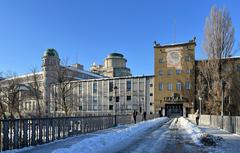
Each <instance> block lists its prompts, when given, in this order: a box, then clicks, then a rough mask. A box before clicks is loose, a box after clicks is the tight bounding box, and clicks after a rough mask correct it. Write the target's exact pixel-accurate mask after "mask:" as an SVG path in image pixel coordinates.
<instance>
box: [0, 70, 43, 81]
mask: <svg viewBox="0 0 240 153" xmlns="http://www.w3.org/2000/svg"><path fill="white" fill-rule="evenodd" d="M41 74H43V72H42V71H40V72H36V73H35V75H41ZM33 75H34V73H28V74H24V75H19V76H14V77H11V78H6V79H4V80H2V81H5V80H12V79H21V78H26V77H31V76H33Z"/></svg>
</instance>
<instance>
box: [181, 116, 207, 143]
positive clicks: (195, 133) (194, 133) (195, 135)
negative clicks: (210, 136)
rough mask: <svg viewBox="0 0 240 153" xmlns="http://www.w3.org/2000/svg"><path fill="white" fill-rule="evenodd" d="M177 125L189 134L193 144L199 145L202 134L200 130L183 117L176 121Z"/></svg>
mask: <svg viewBox="0 0 240 153" xmlns="http://www.w3.org/2000/svg"><path fill="white" fill-rule="evenodd" d="M178 122H179V125H180V126H181V127H182V128H183V129H185V130H186V131H187V133H188V134H190V137H191V138H192V140H193V141H194V143H196V144H199V145H201V137H202V136H203V134H204V133H203V132H202V130H201V129H199V128H198V127H197V125H195V124H193V123H191V122H190V121H188V120H187V119H185V118H184V117H180V118H179V119H178Z"/></svg>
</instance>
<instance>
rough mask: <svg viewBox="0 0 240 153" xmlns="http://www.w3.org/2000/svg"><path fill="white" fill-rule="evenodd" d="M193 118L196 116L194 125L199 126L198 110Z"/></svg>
mask: <svg viewBox="0 0 240 153" xmlns="http://www.w3.org/2000/svg"><path fill="white" fill-rule="evenodd" d="M195 116H196V124H197V125H198V124H199V118H200V114H199V111H198V110H197V111H196V113H195Z"/></svg>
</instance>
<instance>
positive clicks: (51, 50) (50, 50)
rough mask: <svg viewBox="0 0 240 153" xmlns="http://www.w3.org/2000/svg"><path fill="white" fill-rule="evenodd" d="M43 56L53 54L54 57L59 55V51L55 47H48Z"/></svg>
mask: <svg viewBox="0 0 240 153" xmlns="http://www.w3.org/2000/svg"><path fill="white" fill-rule="evenodd" d="M43 56H53V57H57V58H59V56H58V52H57V51H56V50H55V49H54V48H48V49H47V50H46V51H45V52H44V55H43Z"/></svg>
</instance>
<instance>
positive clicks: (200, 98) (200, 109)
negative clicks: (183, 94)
mask: <svg viewBox="0 0 240 153" xmlns="http://www.w3.org/2000/svg"><path fill="white" fill-rule="evenodd" d="M198 99H199V101H200V106H199V114H200V116H201V114H202V97H199V98H198Z"/></svg>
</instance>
